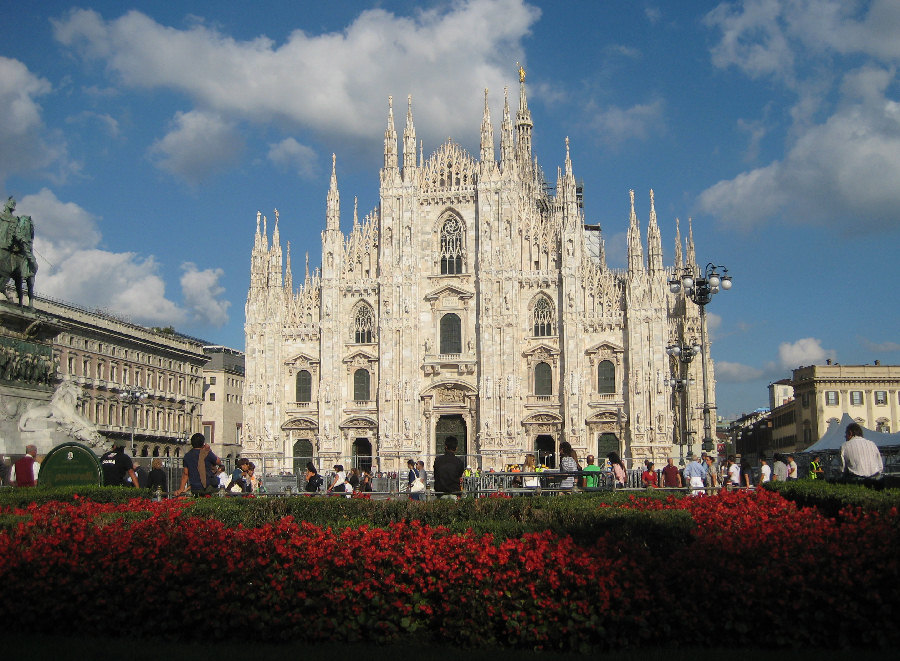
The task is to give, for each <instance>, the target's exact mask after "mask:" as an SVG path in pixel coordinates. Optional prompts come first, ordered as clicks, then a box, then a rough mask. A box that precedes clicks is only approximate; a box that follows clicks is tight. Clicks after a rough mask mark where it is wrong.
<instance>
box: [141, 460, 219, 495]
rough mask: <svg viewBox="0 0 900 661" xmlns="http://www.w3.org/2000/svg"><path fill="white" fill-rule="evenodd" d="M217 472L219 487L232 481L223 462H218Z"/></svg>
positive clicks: (217, 485)
mask: <svg viewBox="0 0 900 661" xmlns="http://www.w3.org/2000/svg"><path fill="white" fill-rule="evenodd" d="M215 474H216V480H218V484H216V487H217V488H219V489H224V488H226V487H227V486H228V483H229V482H231V476H230V475H229V474H228V471H226V470H225V467H224V466H223V465H222V464H216V466H215ZM138 477H140V476H138Z"/></svg>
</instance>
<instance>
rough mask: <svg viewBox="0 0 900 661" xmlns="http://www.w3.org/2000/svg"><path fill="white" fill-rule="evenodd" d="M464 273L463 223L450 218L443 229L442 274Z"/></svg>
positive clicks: (457, 219)
mask: <svg viewBox="0 0 900 661" xmlns="http://www.w3.org/2000/svg"><path fill="white" fill-rule="evenodd" d="M457 273H462V223H461V222H459V218H456V217H450V218H448V219H447V220H446V221H444V224H443V226H442V227H441V274H442V275H455V274H457Z"/></svg>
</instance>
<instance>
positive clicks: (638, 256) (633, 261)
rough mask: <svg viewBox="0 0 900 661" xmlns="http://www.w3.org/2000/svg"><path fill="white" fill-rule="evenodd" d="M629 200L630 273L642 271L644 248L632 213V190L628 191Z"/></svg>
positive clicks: (638, 227)
mask: <svg viewBox="0 0 900 661" xmlns="http://www.w3.org/2000/svg"><path fill="white" fill-rule="evenodd" d="M628 196H629V197H630V198H631V215H630V216H629V218H628V270H629V272H631V273H636V272H638V271H643V270H644V246H643V243H642V242H641V228H640V226H639V225H638V221H637V214H635V212H634V190H630V191H628Z"/></svg>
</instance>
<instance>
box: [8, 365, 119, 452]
mask: <svg viewBox="0 0 900 661" xmlns="http://www.w3.org/2000/svg"><path fill="white" fill-rule="evenodd" d="M81 395H82V393H81V387H80V386H79V385H78V384H76V383H73V382H72V381H70V380H68V379H66V380H65V381H63V382H62V383H60V384H59V386H57V388H56V391H54V393H53V396H52V397H51V398H50V401H49V402H48V403H47V404H40V405H38V406H33V407H31V408H29V409H28V410H26V411H25V412H24V413H23V414H22V417H20V418H19V424H18V427H19V431H22V432H37V431H61V432H63V433H64V434H67V435H68V436H71V437H72V438H75V439H78V440H79V441H82V442H84V443H87V444H88V445H90V446H92V447H96V446H98V445H100V444H101V443H102V442H103V437H102V436H100V433H99V432H98V431H97V428H96V427H95V426H94V424H93V423H92V422H91V421H90V420H88V419H87V418H85V417H84V416H83V415H81V414H80V413H78V409H77V406H78V400H79V399H80V398H81Z"/></svg>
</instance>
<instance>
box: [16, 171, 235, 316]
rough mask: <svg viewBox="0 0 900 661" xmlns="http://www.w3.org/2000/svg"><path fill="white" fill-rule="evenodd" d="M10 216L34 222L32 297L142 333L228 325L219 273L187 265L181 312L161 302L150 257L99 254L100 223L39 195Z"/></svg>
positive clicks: (160, 283)
mask: <svg viewBox="0 0 900 661" xmlns="http://www.w3.org/2000/svg"><path fill="white" fill-rule="evenodd" d="M16 213H17V214H20V215H30V216H32V217H33V218H34V224H35V240H34V249H35V252H36V256H37V260H38V273H37V277H36V279H35V287H36V290H37V293H38V294H40V295H43V296H50V297H52V298H57V299H61V300H64V301H70V302H72V303H75V304H77V305H81V306H83V307H86V308H90V309H93V308H98V309H103V310H106V311H108V312H111V313H113V314H116V315H119V316H122V317H125V318H127V319H129V320H131V321H133V322H134V323H138V324H144V325H148V326H168V325H173V326H179V325H182V324H185V323H192V324H195V325H206V324H209V325H213V326H221V325H222V324H224V323H225V321H227V319H228V314H227V312H228V306H229V305H230V304H229V303H228V302H227V301H222V300H219V297H220V296H221V295H222V294H223V293H224V289H223V288H222V287H221V286H220V285H219V284H218V283H219V279H220V278H221V277H222V275H223V271H222V270H221V269H206V270H203V271H200V270H198V269H197V268H196V266H194V265H193V264H185V265H184V266H183V267H182V268H183V269H184V274H183V275H182V278H181V286H182V293H183V296H184V307H182V306H180V305H178V304H177V303H175V302H173V301H171V300H170V299H169V298H167V297H166V286H165V282H164V280H163V278H162V277H161V276H160V265H159V264H158V263H157V262H156V260H155V259H154V258H153V257H152V256H150V257H143V256H140V255H138V254H136V253H133V252H121V253H116V252H110V251H108V250H103V249H102V248H101V247H100V244H101V241H102V236H101V233H100V230H99V229H98V226H97V223H98V220H99V219H98V218H97V217H96V216H94V215H93V214H91V213H89V212H88V211H86V210H84V209H83V208H81V207H80V206H78V205H77V204H75V203H74V202H62V201H60V200H59V199H58V198H57V197H56V195H55V194H54V193H53V192H52V191H50V190H49V189H46V188H45V189H43V190H41V191H40V193H38V194H37V195H28V196H25V197H23V198H22V200H21V201H20V202H19V204H18V206H17V207H16Z"/></svg>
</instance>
